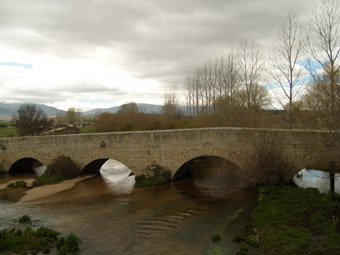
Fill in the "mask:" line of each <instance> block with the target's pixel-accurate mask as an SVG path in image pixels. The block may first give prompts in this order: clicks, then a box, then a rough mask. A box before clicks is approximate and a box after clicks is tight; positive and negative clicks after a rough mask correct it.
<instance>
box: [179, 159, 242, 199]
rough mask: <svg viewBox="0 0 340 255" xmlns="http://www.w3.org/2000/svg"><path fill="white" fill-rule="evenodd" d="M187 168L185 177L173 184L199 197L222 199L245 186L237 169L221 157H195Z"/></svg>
mask: <svg viewBox="0 0 340 255" xmlns="http://www.w3.org/2000/svg"><path fill="white" fill-rule="evenodd" d="M187 168H188V169H187V175H186V178H185V179H181V180H178V181H176V182H175V183H174V184H175V186H176V187H177V188H178V189H179V190H181V191H183V192H185V193H186V194H189V195H191V196H195V197H197V198H199V199H203V200H222V199H225V198H226V197H228V196H230V194H232V193H234V192H236V191H238V190H241V189H244V188H245V187H246V186H247V182H246V180H245V177H244V176H243V175H242V174H240V173H239V169H238V168H237V167H236V166H235V165H234V164H232V163H231V162H229V161H227V160H224V159H221V158H211V157H204V158H199V159H195V160H194V161H192V163H191V165H188V166H187Z"/></svg>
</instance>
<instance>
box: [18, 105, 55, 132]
mask: <svg viewBox="0 0 340 255" xmlns="http://www.w3.org/2000/svg"><path fill="white" fill-rule="evenodd" d="M13 121H14V122H15V125H16V127H17V132H18V135H19V136H25V135H31V136H34V135H39V134H41V133H42V132H44V131H46V130H48V129H49V128H50V127H51V125H52V122H53V120H49V119H48V118H47V115H46V113H45V112H44V111H43V110H42V109H41V108H38V107H37V105H35V104H24V105H22V106H20V108H19V109H18V113H17V115H13Z"/></svg>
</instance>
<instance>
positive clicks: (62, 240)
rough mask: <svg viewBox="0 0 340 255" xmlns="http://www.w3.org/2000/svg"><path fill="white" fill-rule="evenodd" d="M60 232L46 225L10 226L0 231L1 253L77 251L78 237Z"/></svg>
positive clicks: (70, 254)
mask: <svg viewBox="0 0 340 255" xmlns="http://www.w3.org/2000/svg"><path fill="white" fill-rule="evenodd" d="M59 236H60V233H59V232H57V231H55V230H53V229H50V228H46V227H39V228H37V229H35V230H33V229H32V228H25V229H19V228H11V229H4V230H1V231H0V253H1V254H41V253H42V254H49V253H50V252H51V250H52V249H57V251H58V254H59V255H67V254H69V255H73V254H77V253H78V252H79V247H78V245H79V243H80V242H81V241H80V239H79V238H78V237H77V236H76V235H74V234H68V235H67V236H66V237H59Z"/></svg>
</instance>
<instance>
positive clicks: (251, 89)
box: [238, 39, 267, 109]
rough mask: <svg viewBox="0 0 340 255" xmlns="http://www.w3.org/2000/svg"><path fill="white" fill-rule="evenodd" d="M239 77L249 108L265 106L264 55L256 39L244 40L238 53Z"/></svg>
mask: <svg viewBox="0 0 340 255" xmlns="http://www.w3.org/2000/svg"><path fill="white" fill-rule="evenodd" d="M238 61H239V63H238V65H239V78H240V80H241V83H242V86H243V89H244V93H245V105H246V107H247V108H248V109H254V108H257V107H263V105H262V103H265V102H266V101H267V100H263V98H262V97H263V96H266V93H263V87H262V85H261V84H260V82H261V74H262V72H263V70H264V64H263V56H262V53H261V50H260V46H259V45H258V44H257V43H256V42H255V41H253V40H252V41H248V40H246V39H245V40H242V41H241V46H240V49H239V54H238Z"/></svg>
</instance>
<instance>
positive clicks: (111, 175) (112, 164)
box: [99, 159, 135, 195]
mask: <svg viewBox="0 0 340 255" xmlns="http://www.w3.org/2000/svg"><path fill="white" fill-rule="evenodd" d="M99 172H100V174H101V176H102V177H103V180H104V181H105V184H106V186H107V187H108V188H109V190H110V191H111V192H112V193H113V194H116V195H118V194H129V193H131V192H132V190H133V187H134V185H135V176H134V175H132V176H131V173H132V172H131V170H130V169H129V168H128V167H127V166H125V165H124V164H122V163H120V162H119V161H116V160H113V159H109V160H108V161H106V162H105V164H104V165H103V166H102V167H101V168H100V170H99Z"/></svg>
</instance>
